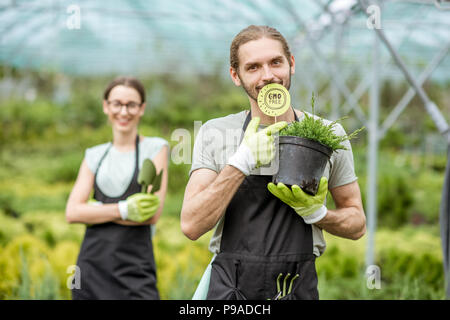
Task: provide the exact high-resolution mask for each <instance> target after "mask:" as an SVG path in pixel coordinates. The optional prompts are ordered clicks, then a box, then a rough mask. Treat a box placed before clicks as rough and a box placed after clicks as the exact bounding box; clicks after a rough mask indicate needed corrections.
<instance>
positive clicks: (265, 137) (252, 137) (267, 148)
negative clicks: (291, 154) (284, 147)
mask: <svg viewBox="0 0 450 320" xmlns="http://www.w3.org/2000/svg"><path fill="white" fill-rule="evenodd" d="M259 121H260V118H259V117H254V118H253V119H252V120H251V121H250V123H249V124H248V127H247V130H245V133H244V139H243V140H242V143H241V145H240V146H239V148H238V150H237V151H236V153H235V154H234V155H233V156H231V157H230V159H229V160H228V164H229V165H231V166H233V167H235V168H237V169H239V170H240V171H242V173H244V174H245V175H246V176H248V175H249V174H250V172H251V171H252V170H253V169H255V168H258V167H259V166H261V165H265V164H268V163H270V161H272V159H273V157H274V156H275V146H274V138H273V134H274V133H277V132H278V131H280V130H281V129H283V128H284V127H286V126H287V122H286V121H280V122H277V123H274V124H272V125H270V126H268V127H267V128H265V129H264V130H261V131H259V132H257V131H258V126H259Z"/></svg>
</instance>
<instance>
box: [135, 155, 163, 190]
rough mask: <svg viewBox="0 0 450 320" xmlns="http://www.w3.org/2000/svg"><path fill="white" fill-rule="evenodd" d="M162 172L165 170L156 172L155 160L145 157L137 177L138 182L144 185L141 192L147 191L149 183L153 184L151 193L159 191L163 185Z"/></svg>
mask: <svg viewBox="0 0 450 320" xmlns="http://www.w3.org/2000/svg"><path fill="white" fill-rule="evenodd" d="M162 172H163V170H161V172H160V173H159V174H156V167H155V165H154V164H153V162H152V161H151V160H150V159H148V158H147V159H145V160H144V163H143V164H142V168H141V171H140V172H139V176H138V179H137V182H138V183H139V184H140V185H141V186H142V189H141V192H142V193H147V189H148V186H149V185H153V188H152V191H151V193H155V192H156V191H158V190H159V188H160V187H161V178H162Z"/></svg>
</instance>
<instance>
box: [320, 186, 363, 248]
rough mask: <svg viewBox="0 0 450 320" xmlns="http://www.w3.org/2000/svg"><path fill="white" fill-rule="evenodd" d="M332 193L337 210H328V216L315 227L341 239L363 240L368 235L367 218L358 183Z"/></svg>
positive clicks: (337, 188)
mask: <svg viewBox="0 0 450 320" xmlns="http://www.w3.org/2000/svg"><path fill="white" fill-rule="evenodd" d="M330 193H331V195H332V196H333V200H334V203H335V204H336V210H328V213H327V215H326V216H325V217H324V218H323V219H322V220H320V221H319V222H316V223H315V225H316V226H318V227H320V228H322V229H324V230H325V231H327V232H329V233H331V234H334V235H336V236H339V237H343V238H348V239H352V240H357V239H359V238H361V237H362V236H363V235H364V234H365V233H366V217H365V215H364V209H363V206H362V201H361V192H360V190H359V185H358V182H356V181H354V182H352V183H349V184H346V185H343V186H340V187H336V188H333V189H331V190H330Z"/></svg>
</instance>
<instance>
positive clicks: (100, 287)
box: [72, 136, 159, 300]
mask: <svg viewBox="0 0 450 320" xmlns="http://www.w3.org/2000/svg"><path fill="white" fill-rule="evenodd" d="M110 148H111V146H110V147H109V148H108V149H107V150H106V152H105V153H104V155H103V157H102V158H101V160H100V163H99V165H98V167H97V171H96V173H95V182H94V199H95V200H97V201H100V202H102V203H117V202H119V201H120V200H125V199H126V198H127V197H129V196H130V195H132V194H135V193H138V192H140V191H141V187H140V185H139V184H138V183H137V177H138V172H139V136H137V137H136V151H135V155H136V162H135V168H134V174H133V178H132V179H131V182H130V185H129V186H128V188H127V190H126V191H125V193H124V194H123V195H121V196H120V197H116V198H111V197H108V196H106V195H105V194H104V193H103V192H102V191H101V190H100V188H99V187H98V185H97V182H96V180H97V179H96V178H97V172H98V169H99V168H100V165H101V164H102V162H103V159H104V158H105V156H106V154H107V153H108V151H109V149H110ZM77 266H78V267H79V270H80V272H81V276H80V280H81V281H80V282H81V288H80V289H76V288H74V289H72V299H74V300H97V299H108V300H111V299H114V300H128V299H152V300H155V299H159V294H158V290H157V288H156V268H155V260H154V256H153V246H152V241H151V232H150V226H148V225H146V226H122V225H119V224H116V223H112V222H108V223H103V224H96V225H92V226H90V227H87V228H86V233H85V236H84V240H83V243H82V245H81V249H80V254H79V256H78V261H77Z"/></svg>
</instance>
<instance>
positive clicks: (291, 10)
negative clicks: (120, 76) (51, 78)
mask: <svg viewBox="0 0 450 320" xmlns="http://www.w3.org/2000/svg"><path fill="white" fill-rule="evenodd" d="M366 3H367V4H368V5H371V4H372V5H373V4H376V6H377V7H378V8H380V11H379V12H380V15H379V17H380V20H379V23H380V26H381V28H382V29H383V31H384V32H385V34H386V36H387V38H388V39H389V41H390V42H391V43H392V45H393V46H394V47H395V49H396V50H397V51H398V53H399V54H400V56H401V57H402V58H403V59H404V61H405V62H406V63H407V64H408V67H410V68H412V70H416V71H414V72H417V73H419V72H420V70H423V68H424V67H425V66H426V65H427V64H428V63H429V61H430V60H431V59H432V58H433V57H434V56H435V54H436V53H437V52H439V50H442V48H443V46H444V47H445V46H448V44H449V41H450V19H449V17H450V10H448V9H450V4H448V2H447V3H446V2H445V1H443V0H433V1H420V0H415V1H413V0H410V1H399V0H398V1H378V2H374V1H370V2H366ZM368 19H370V14H368V12H366V11H365V10H363V9H361V6H360V4H359V2H358V1H356V0H334V1H325V0H322V1H317V0H302V1H299V0H258V1H257V0H247V1H238V0H196V1H191V0H174V1H162V0H150V1H144V0H128V1H127V0H112V1H107V2H106V1H92V0H91V1H87V0H70V1H57V0H39V1H20V0H0V30H1V33H0V34H1V36H0V43H1V44H0V64H3V65H4V66H13V67H16V68H27V69H34V70H38V71H41V70H45V71H55V72H61V73H67V74H82V75H99V74H105V73H108V74H109V73H127V74H140V75H141V74H152V73H174V72H176V73H179V72H187V73H189V72H194V73H211V72H216V71H217V70H218V69H219V70H224V69H225V68H227V66H228V59H229V46H230V43H231V41H232V39H233V37H234V36H235V35H236V34H237V33H238V32H239V31H240V30H241V29H242V28H244V27H246V26H248V25H250V24H257V25H261V24H266V25H270V26H273V27H275V28H277V29H278V30H279V31H280V32H281V33H282V34H283V35H285V37H286V38H287V39H288V42H289V43H290V45H291V48H292V51H293V54H294V55H295V56H296V59H297V60H296V61H297V66H299V65H300V66H299V67H298V68H299V69H300V70H301V69H302V67H304V68H305V70H306V69H308V70H309V71H308V74H310V73H311V72H315V71H314V70H311V68H312V67H311V65H313V64H312V63H310V60H311V59H316V58H317V57H315V55H316V54H315V52H314V51H313V50H311V47H310V46H309V45H308V42H309V41H313V42H314V43H315V45H317V48H319V50H320V52H321V53H322V58H323V59H325V60H327V61H333V62H336V61H337V59H339V60H338V61H339V68H340V69H345V70H347V72H349V73H351V72H355V71H356V72H364V71H365V70H366V69H368V68H370V60H371V53H372V49H373V42H374V41H373V40H374V37H375V34H374V32H373V30H372V29H371V28H370V27H369V26H368ZM380 54H381V60H380V61H381V64H382V66H384V68H383V69H384V70H385V71H384V72H383V74H384V75H385V76H389V75H391V74H392V75H395V74H397V72H398V71H396V69H395V68H391V67H389V65H390V64H393V63H392V61H390V59H391V58H390V55H389V52H388V51H387V50H385V48H383V49H382V50H381V51H380ZM337 57H338V58H337ZM449 67H450V61H449V59H448V55H447V57H446V58H445V59H443V61H442V62H441V63H440V66H439V68H438V69H436V71H435V72H434V73H433V75H432V78H433V79H438V80H444V81H447V80H448V77H449ZM305 72H306V71H305ZM414 72H413V73H414ZM400 76H401V75H400Z"/></svg>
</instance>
